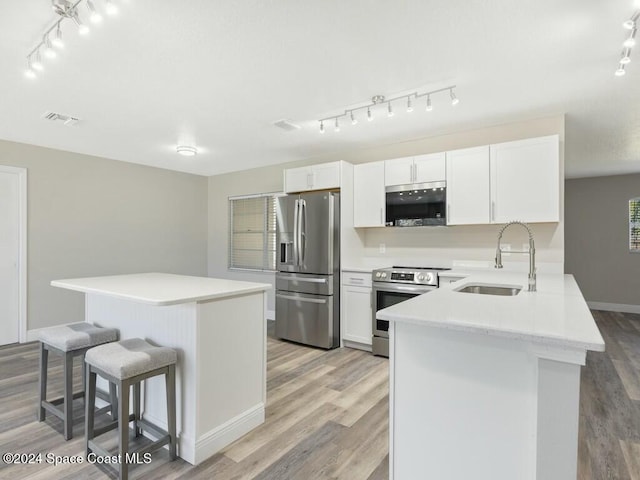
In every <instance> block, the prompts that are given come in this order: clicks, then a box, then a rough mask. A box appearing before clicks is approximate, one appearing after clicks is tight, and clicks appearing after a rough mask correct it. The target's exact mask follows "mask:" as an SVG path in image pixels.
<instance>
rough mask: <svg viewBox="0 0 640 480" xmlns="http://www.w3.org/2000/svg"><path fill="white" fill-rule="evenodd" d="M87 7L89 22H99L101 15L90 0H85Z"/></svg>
mask: <svg viewBox="0 0 640 480" xmlns="http://www.w3.org/2000/svg"><path fill="white" fill-rule="evenodd" d="M87 9H89V21H90V22H91V23H100V22H101V21H102V15H100V12H98V11H97V10H96V7H95V5H94V4H93V2H92V1H91V0H87Z"/></svg>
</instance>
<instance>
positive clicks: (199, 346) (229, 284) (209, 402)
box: [51, 273, 271, 465]
mask: <svg viewBox="0 0 640 480" xmlns="http://www.w3.org/2000/svg"><path fill="white" fill-rule="evenodd" d="M51 285H52V286H54V287H60V288H65V289H68V290H74V291H78V292H83V293H84V294H85V320H86V321H87V322H90V323H94V324H98V325H101V326H105V327H113V328H117V329H118V330H119V332H120V338H121V339H125V338H133V337H139V338H144V339H145V340H148V341H150V342H151V343H154V344H157V345H162V346H167V347H171V348H174V349H175V350H176V351H177V352H178V365H177V369H176V377H177V378H176V384H177V395H176V396H177V399H178V412H177V427H178V455H179V456H180V457H182V458H183V459H185V460H186V461H188V462H189V463H192V464H194V465H197V464H198V463H200V462H202V461H203V460H205V459H206V458H208V457H210V456H211V455H213V454H215V453H216V452H218V451H220V450H221V449H222V448H224V447H225V446H226V445H228V444H230V443H231V442H233V441H234V440H236V439H237V438H240V437H241V436H242V435H244V434H245V433H247V432H249V431H250V430H252V429H253V428H255V427H256V426H258V425H260V424H261V423H263V422H264V418H265V405H266V322H265V315H266V290H268V289H269V288H271V286H270V285H269V284H263V283H252V282H239V281H233V280H225V279H217V278H208V277H194V276H186V275H174V274H167V273H140V274H131V275H112V276H104V277H89V278H74V279H64V280H54V281H52V282H51ZM145 384H146V385H145V389H144V393H143V398H144V404H143V409H144V411H143V416H144V417H146V418H148V419H149V420H150V421H152V422H154V423H157V424H158V425H159V426H161V427H163V428H166V406H165V403H164V398H165V386H164V381H163V380H162V379H161V378H152V379H149V380H147V381H146V382H145Z"/></svg>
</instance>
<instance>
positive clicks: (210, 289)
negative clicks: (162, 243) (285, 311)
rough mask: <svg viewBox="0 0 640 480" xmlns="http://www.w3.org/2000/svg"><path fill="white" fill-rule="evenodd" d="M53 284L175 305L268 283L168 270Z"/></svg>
mask: <svg viewBox="0 0 640 480" xmlns="http://www.w3.org/2000/svg"><path fill="white" fill-rule="evenodd" d="M51 285H52V286H54V287H60V288H66V289H68V290H75V291H78V292H84V293H95V294H101V295H107V296H110V297H117V298H123V299H126V300H133V301H135V302H140V303H147V304H151V305H176V304H179V303H190V302H200V301H204V300H213V299H221V298H224V297H231V296H235V295H243V294H248V293H254V292H262V291H265V290H268V289H270V288H271V285H270V284H268V283H253V282H239V281H236V280H225V279H221V278H209V277H192V276H188V275H175V274H171V273H136V274H130V275H110V276H104V277H87V278H68V279H63V280H53V281H52V282H51Z"/></svg>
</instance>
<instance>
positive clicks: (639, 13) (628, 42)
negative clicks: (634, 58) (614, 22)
mask: <svg viewBox="0 0 640 480" xmlns="http://www.w3.org/2000/svg"><path fill="white" fill-rule="evenodd" d="M639 6H640V5H639ZM638 18H640V10H636V11H635V12H633V15H631V18H630V19H629V20H627V21H625V22H624V23H623V24H622V26H623V27H624V28H625V29H627V30H630V32H629V36H628V37H627V38H626V39H625V40H624V42H622V54H621V55H620V60H619V61H618V68H617V69H616V71H615V72H614V73H615V76H616V77H622V76H623V75H624V74H625V73H626V72H625V66H626V65H628V64H629V63H630V62H631V48H633V47H634V46H635V44H636V33H637V32H638Z"/></svg>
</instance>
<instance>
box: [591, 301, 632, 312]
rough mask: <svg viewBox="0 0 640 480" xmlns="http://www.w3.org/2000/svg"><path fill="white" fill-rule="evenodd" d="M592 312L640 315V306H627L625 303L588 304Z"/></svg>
mask: <svg viewBox="0 0 640 480" xmlns="http://www.w3.org/2000/svg"><path fill="white" fill-rule="evenodd" d="M587 305H589V308H590V309H591V310H605V311H607V312H624V313H640V305H625V304H624V303H605V302H587Z"/></svg>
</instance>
